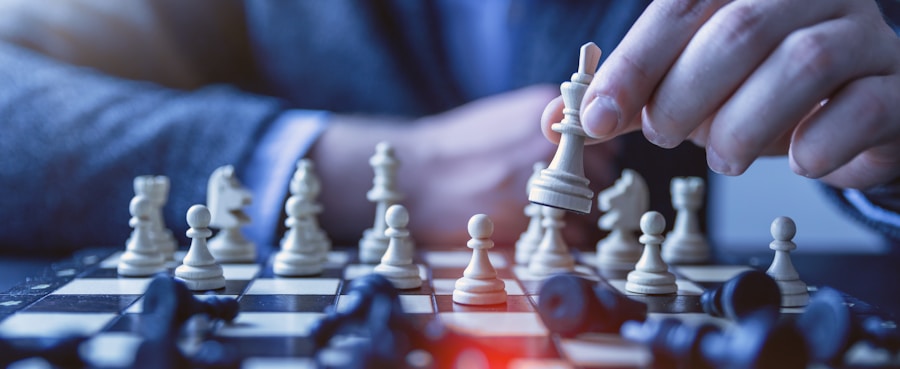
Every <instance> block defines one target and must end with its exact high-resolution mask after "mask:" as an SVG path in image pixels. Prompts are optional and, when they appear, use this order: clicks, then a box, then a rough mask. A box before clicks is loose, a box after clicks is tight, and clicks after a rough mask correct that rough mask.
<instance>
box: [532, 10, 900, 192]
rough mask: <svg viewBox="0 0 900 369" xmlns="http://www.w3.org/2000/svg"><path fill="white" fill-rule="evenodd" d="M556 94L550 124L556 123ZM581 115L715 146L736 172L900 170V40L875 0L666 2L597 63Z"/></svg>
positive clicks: (611, 131) (712, 155)
mask: <svg viewBox="0 0 900 369" xmlns="http://www.w3.org/2000/svg"><path fill="white" fill-rule="evenodd" d="M561 105H562V104H561V102H560V101H558V100H554V101H553V102H551V103H550V104H549V105H548V107H547V109H546V111H545V114H544V118H543V122H542V127H543V130H544V132H545V135H547V136H548V137H549V138H550V139H551V140H558V134H556V133H554V132H552V131H550V130H549V125H550V124H552V123H553V122H556V121H559V119H560V118H561V117H562V115H561V109H562V106H561ZM581 115H582V124H583V125H584V127H585V130H586V132H587V133H588V134H589V135H591V136H592V137H594V138H593V139H591V140H589V141H590V142H599V141H605V140H608V139H611V138H613V137H616V136H618V135H620V134H623V133H625V132H630V131H635V130H638V129H642V130H643V132H644V135H645V136H646V137H647V139H648V140H650V141H651V142H653V143H655V144H657V145H659V146H661V147H667V148H670V147H675V146H677V145H679V144H680V143H681V142H682V141H684V140H686V139H689V140H691V141H693V142H694V143H697V144H699V145H701V146H705V147H706V152H707V162H708V163H709V166H710V168H711V169H712V170H714V171H716V172H719V173H722V174H727V175H738V174H741V173H743V172H744V171H745V170H746V169H747V167H749V166H750V164H751V163H752V162H753V161H754V160H755V159H756V158H757V157H759V156H761V155H781V154H788V155H789V157H790V165H791V167H792V169H793V170H794V172H796V173H798V174H801V175H804V176H807V177H810V178H821V179H822V180H823V181H825V182H827V183H829V184H832V185H836V186H839V187H857V188H865V187H869V186H873V185H877V184H880V183H884V182H887V181H889V180H891V179H893V178H896V177H897V176H898V175H900V40H898V38H897V36H896V34H895V33H894V32H893V31H892V30H891V29H890V28H889V27H888V26H887V25H886V24H885V22H884V21H883V19H882V17H881V14H880V12H879V10H878V8H877V6H876V4H875V2H873V1H840V0H827V1H818V2H816V3H815V4H814V5H812V6H811V4H810V3H809V2H806V1H796V0H771V1H748V0H734V1H726V0H713V1H677V0H664V1H655V2H653V3H651V5H650V6H649V7H648V8H647V10H646V11H645V12H644V14H642V15H641V17H640V18H639V19H638V21H637V22H636V23H635V24H634V26H633V27H632V28H631V30H630V31H629V32H628V34H627V35H626V36H625V38H624V39H623V40H622V42H621V44H620V45H619V46H618V47H617V48H616V49H615V50H614V51H613V52H612V54H610V56H609V58H608V59H607V60H606V62H605V63H604V64H603V65H602V66H601V67H600V69H599V71H598V72H597V74H596V76H595V78H594V80H593V82H592V84H591V86H590V88H589V89H588V91H587V93H586V95H585V98H584V101H583V104H582V110H581Z"/></svg>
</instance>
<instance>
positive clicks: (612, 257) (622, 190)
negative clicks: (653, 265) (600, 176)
mask: <svg viewBox="0 0 900 369" xmlns="http://www.w3.org/2000/svg"><path fill="white" fill-rule="evenodd" d="M597 206H598V207H599V208H600V210H602V211H604V212H606V213H605V214H603V216H601V217H600V220H599V221H598V222H597V225H598V226H599V227H600V229H604V230H607V231H610V233H609V235H607V236H606V237H605V238H603V239H602V240H600V241H599V242H597V269H598V270H600V272H601V274H603V275H604V276H616V277H618V276H624V275H625V274H626V273H628V272H630V271H631V270H633V269H634V264H636V263H637V262H638V260H639V259H640V258H641V254H642V253H643V249H644V247H643V245H641V243H640V242H638V239H637V236H636V235H635V232H637V231H638V230H639V228H640V222H641V215H643V214H644V213H646V212H647V210H649V209H650V192H649V190H648V189H647V182H646V181H644V177H641V175H640V174H638V172H635V171H633V170H631V169H625V170H623V171H622V176H621V177H619V179H618V180H616V183H615V184H614V185H613V186H612V187H610V188H607V189H606V190H604V191H603V192H601V193H600V194H599V195H598V196H597Z"/></svg>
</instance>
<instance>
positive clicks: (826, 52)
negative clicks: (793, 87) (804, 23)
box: [783, 31, 841, 81]
mask: <svg viewBox="0 0 900 369" xmlns="http://www.w3.org/2000/svg"><path fill="white" fill-rule="evenodd" d="M783 47H784V49H785V53H786V57H787V60H788V63H787V77H788V78H789V79H792V80H803V79H812V80H815V81H821V80H824V79H826V78H828V77H829V74H830V73H831V71H832V70H833V69H834V68H835V67H836V66H837V64H838V61H839V57H840V56H841V50H840V48H839V47H838V46H837V45H835V44H834V43H833V42H831V41H830V37H828V36H827V35H824V34H822V33H818V32H810V31H807V32H798V33H794V34H791V35H790V36H788V37H787V38H786V39H785V41H784V44H783Z"/></svg>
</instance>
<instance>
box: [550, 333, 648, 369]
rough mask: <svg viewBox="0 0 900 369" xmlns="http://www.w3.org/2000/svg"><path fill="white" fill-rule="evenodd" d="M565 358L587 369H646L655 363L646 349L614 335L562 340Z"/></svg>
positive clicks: (583, 336)
mask: <svg viewBox="0 0 900 369" xmlns="http://www.w3.org/2000/svg"><path fill="white" fill-rule="evenodd" d="M560 349H561V350H562V351H563V356H565V357H568V358H569V359H570V360H571V361H572V362H573V363H575V365H578V366H585V367H607V366H608V367H628V368H645V367H649V365H650V363H652V361H653V354H652V353H651V352H650V350H649V349H647V348H646V347H644V346H642V345H640V344H637V343H632V342H628V341H626V340H624V339H623V338H621V337H619V336H617V335H614V334H585V335H581V336H578V337H577V338H574V339H565V338H564V339H562V340H560Z"/></svg>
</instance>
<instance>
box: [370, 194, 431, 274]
mask: <svg viewBox="0 0 900 369" xmlns="http://www.w3.org/2000/svg"><path fill="white" fill-rule="evenodd" d="M385 221H386V222H387V226H388V229H387V230H386V231H385V235H386V236H388V237H389V238H390V242H389V243H388V248H387V251H385V253H384V256H382V257H381V264H378V265H377V266H375V270H374V272H375V273H378V274H380V275H382V276H384V277H385V278H387V279H388V280H389V281H391V284H393V285H394V288H397V289H401V290H406V289H413V288H419V286H421V285H422V277H421V276H420V275H419V267H417V266H416V264H413V254H414V251H413V249H412V247H413V245H412V243H410V242H407V239H408V238H409V230H407V229H406V225H407V224H408V223H409V212H408V211H407V210H406V208H405V207H404V206H403V205H391V207H390V208H388V210H387V212H385Z"/></svg>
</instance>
